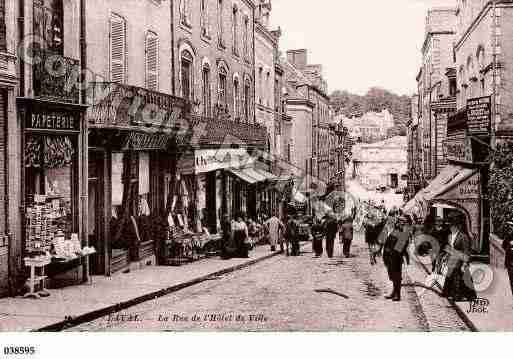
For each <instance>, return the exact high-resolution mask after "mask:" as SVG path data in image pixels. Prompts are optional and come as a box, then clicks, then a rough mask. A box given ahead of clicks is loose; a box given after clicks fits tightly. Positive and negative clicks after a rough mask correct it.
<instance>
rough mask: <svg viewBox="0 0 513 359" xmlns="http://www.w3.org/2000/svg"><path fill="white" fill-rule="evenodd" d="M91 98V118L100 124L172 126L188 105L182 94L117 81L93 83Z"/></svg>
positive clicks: (108, 125)
mask: <svg viewBox="0 0 513 359" xmlns="http://www.w3.org/2000/svg"><path fill="white" fill-rule="evenodd" d="M89 101H90V104H91V105H92V106H91V107H90V109H89V114H88V120H89V123H90V124H91V125H94V126H97V127H128V126H147V127H160V128H172V127H175V126H176V121H177V120H179V119H180V118H182V117H183V113H184V111H185V109H186V101H185V100H184V99H182V98H179V97H175V96H171V95H168V94H164V93H161V92H156V91H150V90H147V89H144V88H141V87H136V86H129V85H124V84H118V83H113V82H95V83H92V84H91V86H90V87H89Z"/></svg>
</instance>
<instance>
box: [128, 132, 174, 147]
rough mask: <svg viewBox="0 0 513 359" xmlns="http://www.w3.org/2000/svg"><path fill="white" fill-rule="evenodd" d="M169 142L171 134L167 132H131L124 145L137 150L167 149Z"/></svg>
mask: <svg viewBox="0 0 513 359" xmlns="http://www.w3.org/2000/svg"><path fill="white" fill-rule="evenodd" d="M168 144H169V135H167V134H165V133H144V132H136V131H133V132H130V133H129V134H128V135H127V137H126V140H125V143H124V145H123V147H124V148H131V149H133V150H135V151H147V150H166V149H167V148H168Z"/></svg>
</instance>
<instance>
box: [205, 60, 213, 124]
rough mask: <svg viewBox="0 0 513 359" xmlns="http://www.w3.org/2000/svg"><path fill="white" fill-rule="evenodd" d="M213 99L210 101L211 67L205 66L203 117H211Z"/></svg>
mask: <svg viewBox="0 0 513 359" xmlns="http://www.w3.org/2000/svg"><path fill="white" fill-rule="evenodd" d="M211 102H212V101H211V99H210V66H208V64H205V65H204V66H203V115H204V116H210V114H211V110H210V106H211Z"/></svg>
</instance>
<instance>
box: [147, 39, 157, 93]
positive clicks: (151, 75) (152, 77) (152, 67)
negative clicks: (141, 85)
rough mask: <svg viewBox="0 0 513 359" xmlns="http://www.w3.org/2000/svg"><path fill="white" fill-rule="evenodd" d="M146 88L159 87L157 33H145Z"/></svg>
mask: <svg viewBox="0 0 513 359" xmlns="http://www.w3.org/2000/svg"><path fill="white" fill-rule="evenodd" d="M145 54H146V88H147V89H148V90H152V91H158V89H159V38H158V36H157V34H155V33H153V32H148V34H147V35H146V49H145Z"/></svg>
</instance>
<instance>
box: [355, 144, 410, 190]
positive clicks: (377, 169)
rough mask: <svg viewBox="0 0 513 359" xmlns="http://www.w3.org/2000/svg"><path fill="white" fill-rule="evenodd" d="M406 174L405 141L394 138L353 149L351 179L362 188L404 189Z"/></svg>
mask: <svg viewBox="0 0 513 359" xmlns="http://www.w3.org/2000/svg"><path fill="white" fill-rule="evenodd" d="M406 174H407V141H406V137H405V136H396V137H392V138H389V139H387V140H385V141H381V142H377V143H372V144H364V143H360V144H357V145H355V146H354V148H353V178H356V179H357V180H358V181H359V182H360V183H361V185H362V186H363V187H365V188H366V189H368V190H373V189H375V188H376V187H378V186H387V187H390V188H405V187H406Z"/></svg>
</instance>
